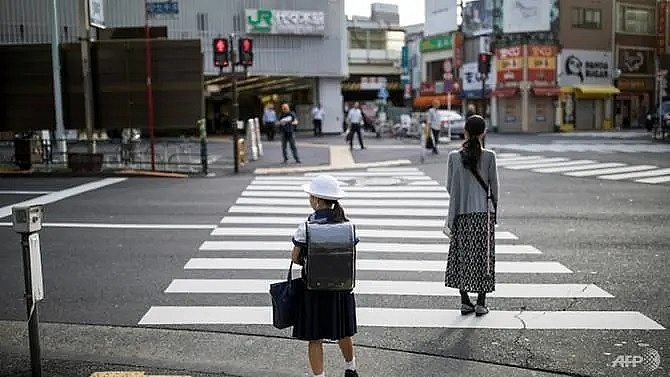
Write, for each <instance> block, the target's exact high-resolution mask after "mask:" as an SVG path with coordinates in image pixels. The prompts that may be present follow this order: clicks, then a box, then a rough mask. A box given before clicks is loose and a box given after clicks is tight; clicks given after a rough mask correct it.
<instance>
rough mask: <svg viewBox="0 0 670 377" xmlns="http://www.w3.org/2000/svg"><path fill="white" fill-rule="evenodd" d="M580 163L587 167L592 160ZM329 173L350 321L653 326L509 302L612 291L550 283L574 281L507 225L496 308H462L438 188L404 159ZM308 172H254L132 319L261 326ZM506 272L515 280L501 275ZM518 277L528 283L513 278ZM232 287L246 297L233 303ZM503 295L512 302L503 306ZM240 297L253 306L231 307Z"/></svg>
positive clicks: (526, 162) (521, 159) (511, 159)
mask: <svg viewBox="0 0 670 377" xmlns="http://www.w3.org/2000/svg"><path fill="white" fill-rule="evenodd" d="M498 157H499V158H500V161H501V166H504V165H506V166H508V167H509V168H515V167H519V169H518V170H520V169H521V168H522V167H523V168H525V169H529V168H539V169H544V168H554V169H555V168H559V167H561V168H571V167H575V168H579V167H581V166H580V165H577V163H576V162H573V163H570V161H566V159H564V158H553V157H552V158H546V157H542V156H520V155H518V154H516V153H499V154H498ZM579 163H580V164H588V165H589V166H594V162H593V161H588V160H586V161H584V160H583V161H580V162H579ZM557 164H561V165H557ZM596 165H597V164H596ZM617 166H618V165H617ZM598 167H600V168H603V167H602V165H600V166H598ZM608 167H610V168H611V167H613V166H608ZM594 169H595V168H591V167H590V168H586V169H585V171H589V170H594ZM335 175H336V176H337V177H338V178H339V179H340V180H341V181H342V182H343V189H344V190H345V191H346V192H347V194H349V196H348V197H347V198H345V199H343V200H342V205H343V207H344V209H345V211H346V213H347V216H349V217H350V219H351V221H353V222H354V223H355V224H356V231H357V235H358V236H359V237H360V239H361V241H360V243H359V244H358V245H357V248H356V251H357V259H356V267H357V272H360V274H358V275H359V276H360V277H359V278H358V280H357V282H356V288H355V293H356V294H357V295H359V296H360V297H361V301H360V302H362V304H361V305H360V306H359V307H358V308H357V309H356V312H357V322H358V325H359V326H362V327H366V326H370V327H383V328H388V329H391V328H410V327H416V328H472V329H508V330H521V329H529V328H530V329H581V330H591V329H644V330H658V329H663V327H662V326H661V325H659V324H658V323H656V322H654V321H653V320H651V319H649V318H648V317H646V316H645V315H644V314H642V313H639V312H624V311H612V312H610V311H607V312H604V311H571V312H569V311H564V310H562V307H561V306H560V305H558V306H557V307H556V311H543V312H532V311H530V312H529V311H519V310H517V309H516V308H517V307H518V305H519V303H518V300H524V299H533V300H549V301H547V302H551V301H550V300H552V299H584V300H589V299H600V300H608V299H611V298H612V297H613V296H612V295H611V294H610V293H608V292H607V291H605V290H603V289H602V288H600V287H598V286H596V285H595V284H590V283H588V282H557V281H556V280H557V278H558V276H563V279H561V280H565V279H574V277H573V276H574V275H573V272H572V270H571V269H570V267H569V266H566V265H563V264H562V263H560V262H558V261H552V260H551V259H552V258H551V257H546V256H544V255H543V253H542V251H540V250H538V249H537V248H536V247H534V246H532V245H525V244H521V243H519V241H518V237H517V236H516V235H515V234H513V233H511V232H509V231H508V230H496V232H495V235H496V245H495V250H496V261H495V268H496V273H497V276H496V280H497V285H496V291H495V292H494V293H492V294H491V295H490V297H491V300H494V301H495V307H496V308H498V309H499V310H492V311H491V312H490V313H489V314H488V315H487V316H484V317H481V318H476V317H474V316H461V315H460V312H459V311H458V310H457V309H458V306H459V304H458V300H457V299H456V297H458V296H459V293H458V291H457V290H456V289H453V288H447V287H445V286H444V271H445V268H446V263H447V262H446V260H447V256H448V253H449V243H448V242H449V240H448V239H447V237H445V236H444V234H442V227H443V226H444V218H445V216H446V215H447V210H448V199H449V197H448V195H447V193H446V191H445V188H444V187H443V186H440V185H439V184H438V183H437V182H436V181H435V180H433V179H432V178H431V177H428V176H426V175H424V174H423V173H422V172H421V171H420V170H419V169H417V168H415V167H375V168H370V169H368V170H367V171H360V170H359V171H342V172H337V173H335ZM312 176H313V174H306V175H296V176H271V177H270V176H266V177H256V178H255V179H254V180H253V181H252V183H251V184H250V185H249V186H248V187H247V188H246V189H245V190H244V191H243V192H242V194H241V196H240V197H239V198H238V199H237V200H236V203H235V204H234V205H233V206H232V207H230V209H229V211H228V213H227V214H226V215H225V216H224V217H223V218H222V219H221V222H220V224H219V226H217V227H215V228H214V229H213V230H212V232H211V235H210V238H209V239H207V240H205V241H204V242H203V243H202V244H201V245H200V247H199V248H198V255H197V256H196V257H193V258H191V259H190V260H188V261H187V262H186V264H185V265H184V272H183V274H182V275H184V274H185V276H186V277H184V276H182V277H180V278H179V279H174V280H172V282H171V283H170V284H169V285H168V286H167V287H166V288H165V291H164V294H166V295H172V296H170V302H172V303H173V305H172V306H152V307H150V308H149V310H148V311H147V312H146V313H145V315H144V316H143V317H142V318H141V319H139V324H140V325H183V326H193V325H209V326H227V325H255V326H270V324H271V323H272V308H271V306H270V299H269V294H268V290H269V285H270V284H271V283H273V282H276V281H279V279H281V278H280V276H285V273H286V270H287V269H288V267H289V264H290V261H289V257H290V250H291V249H292V247H293V244H292V242H291V235H292V234H293V232H294V231H295V227H297V225H298V224H300V223H302V222H304V221H305V220H306V218H307V216H308V215H309V214H310V212H311V209H310V207H309V205H308V202H307V195H306V194H305V193H304V192H303V189H302V184H305V183H307V182H309V181H310V180H311V177H312ZM652 178H659V177H652ZM503 225H504V224H503ZM299 268H300V267H299V266H294V276H297V275H299ZM512 278H514V280H515V281H513V282H509V281H506V280H508V279H512ZM519 279H522V280H521V281H524V282H525V281H527V283H518V281H519ZM240 295H243V297H245V298H247V297H248V298H249V299H248V300H246V299H245V300H244V301H240V297H241V296H240ZM186 297H188V298H186ZM436 297H450V298H451V300H453V309H445V308H444V307H443V303H442V302H440V303H436V301H435V299H434V298H436ZM212 298H214V299H215V302H217V303H218V304H219V305H218V306H211V305H206V304H205V301H203V304H202V305H197V304H195V305H194V302H196V303H197V300H207V301H206V302H209V303H211V302H212ZM508 299H513V300H516V301H515V303H508V301H506V300H508ZM259 300H261V301H260V302H262V303H261V304H258V302H259ZM240 302H249V303H255V306H250V305H245V306H242V305H240ZM180 303H181V304H183V305H180ZM377 305H380V306H377ZM415 305H420V306H419V307H415ZM439 331H441V330H439Z"/></svg>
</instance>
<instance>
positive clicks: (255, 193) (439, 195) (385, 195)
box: [241, 190, 449, 200]
mask: <svg viewBox="0 0 670 377" xmlns="http://www.w3.org/2000/svg"><path fill="white" fill-rule="evenodd" d="M345 191H346V190H345ZM241 196H243V197H254V198H303V199H307V198H308V197H309V195H308V194H307V193H305V192H304V191H302V190H299V191H298V190H296V191H281V192H277V191H260V190H245V191H242V194H241ZM346 198H347V199H349V198H352V199H356V198H357V199H360V198H369V199H389V198H393V199H431V200H434V199H441V200H449V194H447V193H446V191H442V192H439V191H436V192H431V191H422V192H393V193H390V192H374V191H362V192H347V196H346Z"/></svg>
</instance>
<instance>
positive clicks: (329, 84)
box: [0, 0, 349, 132]
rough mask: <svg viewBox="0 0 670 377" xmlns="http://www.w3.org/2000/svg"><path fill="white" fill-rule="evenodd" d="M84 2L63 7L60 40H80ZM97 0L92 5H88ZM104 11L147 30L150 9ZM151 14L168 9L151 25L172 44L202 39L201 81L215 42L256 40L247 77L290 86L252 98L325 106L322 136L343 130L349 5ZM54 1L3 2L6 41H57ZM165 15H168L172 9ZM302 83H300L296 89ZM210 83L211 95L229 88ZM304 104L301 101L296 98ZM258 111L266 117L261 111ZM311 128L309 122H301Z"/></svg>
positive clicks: (293, 0)
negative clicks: (294, 91) (277, 96)
mask: <svg viewBox="0 0 670 377" xmlns="http://www.w3.org/2000/svg"><path fill="white" fill-rule="evenodd" d="M83 1H85V0H61V1H59V9H58V12H59V25H58V30H59V33H60V35H59V40H60V41H61V42H77V41H78V36H79V34H80V33H79V22H78V20H79V14H80V13H79V10H80V5H81V4H83ZM86 1H91V0H86ZM92 3H97V4H100V5H101V6H102V9H103V10H104V12H102V13H103V14H104V25H105V27H107V28H121V27H130V28H132V27H142V26H143V25H144V23H145V17H144V15H145V5H144V2H143V1H137V0H106V1H105V0H93V1H92ZM149 3H150V9H154V10H162V12H157V13H162V14H160V15H157V17H154V18H152V19H151V20H150V25H151V26H152V27H154V28H163V29H164V30H165V35H166V37H167V38H168V39H191V40H192V39H200V40H201V46H202V55H203V75H204V76H205V78H206V79H208V78H212V77H216V76H217V75H218V73H219V72H218V69H216V67H214V65H213V63H212V61H213V46H212V40H213V38H216V37H220V36H228V35H229V34H231V33H235V34H237V35H247V36H249V37H251V38H253V43H254V44H253V48H254V64H253V67H251V69H250V70H249V75H250V76H253V77H257V78H263V77H265V76H267V77H269V78H272V77H281V78H282V80H284V81H283V82H284V83H286V85H283V86H282V85H279V84H274V83H272V82H270V81H267V82H265V83H264V84H263V85H261V86H257V87H253V86H249V88H248V93H250V94H253V93H254V92H258V96H260V95H263V96H266V97H267V96H270V95H272V94H273V93H272V92H271V91H266V92H264V93H262V94H261V93H260V92H261V91H262V90H263V89H264V88H265V89H267V88H270V87H271V88H276V91H284V96H283V97H282V98H287V99H289V100H292V102H294V103H295V102H297V103H298V104H303V105H304V106H309V105H311V104H314V103H317V102H318V103H321V104H322V105H323V106H324V110H325V113H326V119H325V120H324V122H323V131H324V132H339V131H340V130H341V125H340V124H341V121H342V119H341V117H342V111H341V109H342V102H343V100H342V92H341V82H342V80H343V79H345V78H346V77H348V76H349V72H348V68H349V66H348V61H347V46H348V40H347V29H346V23H345V14H344V0H264V1H262V2H259V1H254V0H227V1H226V6H225V7H224V6H222V5H221V1H218V0H170V1H162V2H155V1H150V2H149ZM50 4H51V3H50V2H45V1H38V0H3V1H2V2H1V3H0V43H3V44H39V43H42V44H43V43H50V41H51V27H50V22H51V17H52V13H51V12H52V10H51V7H50ZM166 10H167V11H166ZM298 81H300V83H298ZM296 84H301V86H300V87H301V88H302V90H303V95H301V96H299V97H292V96H291V93H290V90H289V91H286V90H284V89H286V88H287V87H288V85H294V86H295V87H298V86H297V85H296ZM224 87H225V88H228V86H225V85H220V83H217V82H212V83H211V85H209V86H208V88H207V89H208V93H210V94H211V93H215V92H217V91H220V90H221V91H222V90H227V89H224ZM295 98H299V99H295ZM258 107H259V108H258V109H257V111H260V110H261V109H260V106H258ZM254 111H256V110H254ZM303 123H310V122H303Z"/></svg>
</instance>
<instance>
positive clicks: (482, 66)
mask: <svg viewBox="0 0 670 377" xmlns="http://www.w3.org/2000/svg"><path fill="white" fill-rule="evenodd" d="M477 71H478V72H479V73H481V74H489V73H490V72H491V55H490V54H488V53H486V52H482V53H480V54H479V64H478V65H477Z"/></svg>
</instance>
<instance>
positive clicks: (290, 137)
mask: <svg viewBox="0 0 670 377" xmlns="http://www.w3.org/2000/svg"><path fill="white" fill-rule="evenodd" d="M297 120H298V117H297V116H296V115H295V113H294V112H293V111H291V108H290V107H289V105H288V103H286V102H284V103H282V105H281V114H279V129H280V130H281V153H282V155H283V156H284V164H286V163H288V154H287V153H286V143H288V144H289V145H290V147H291V153H292V154H293V159H294V160H295V162H296V163H297V164H299V163H300V157H298V148H297V147H296V146H295V136H294V134H295V129H294V124H295V123H296V122H297Z"/></svg>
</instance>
